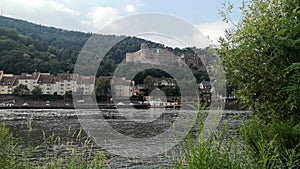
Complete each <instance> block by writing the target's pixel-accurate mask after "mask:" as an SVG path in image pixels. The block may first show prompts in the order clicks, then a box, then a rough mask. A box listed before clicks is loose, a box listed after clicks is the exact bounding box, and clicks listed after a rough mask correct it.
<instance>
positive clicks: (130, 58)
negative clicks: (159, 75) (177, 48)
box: [126, 43, 180, 65]
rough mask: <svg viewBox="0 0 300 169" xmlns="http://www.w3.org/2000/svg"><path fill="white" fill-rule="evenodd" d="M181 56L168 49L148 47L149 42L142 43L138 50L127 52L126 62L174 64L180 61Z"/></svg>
mask: <svg viewBox="0 0 300 169" xmlns="http://www.w3.org/2000/svg"><path fill="white" fill-rule="evenodd" d="M179 60H180V58H179V57H177V56H175V55H174V54H173V53H172V52H169V51H167V50H166V49H159V48H153V49H152V48H148V46H147V44H145V43H142V44H141V49H140V50H139V51H137V52H134V53H130V52H127V53H126V63H129V62H134V63H144V64H151V65H170V64H172V65H174V64H175V63H178V64H179V63H180V62H179Z"/></svg>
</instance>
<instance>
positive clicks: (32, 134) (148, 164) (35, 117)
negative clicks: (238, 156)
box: [0, 109, 248, 168]
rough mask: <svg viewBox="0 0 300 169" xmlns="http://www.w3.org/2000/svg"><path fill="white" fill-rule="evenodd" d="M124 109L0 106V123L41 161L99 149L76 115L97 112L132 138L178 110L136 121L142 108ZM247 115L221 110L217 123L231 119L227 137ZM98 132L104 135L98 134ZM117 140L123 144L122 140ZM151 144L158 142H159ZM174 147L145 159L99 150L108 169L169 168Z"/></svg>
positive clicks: (162, 126) (157, 127)
mask: <svg viewBox="0 0 300 169" xmlns="http://www.w3.org/2000/svg"><path fill="white" fill-rule="evenodd" d="M126 111H127V113H128V114H130V115H131V116H132V117H131V118H130V120H129V119H128V118H124V117H123V116H122V115H121V114H120V112H117V111H116V110H71V109H2V110H0V122H1V123H4V124H5V125H6V126H7V127H8V128H9V129H10V131H11V133H12V134H13V136H15V137H18V138H20V140H21V142H22V144H24V145H30V146H32V147H37V146H38V148H36V150H35V151H36V153H35V156H34V157H33V158H32V160H35V161H37V162H42V161H43V160H46V159H47V158H48V157H49V156H51V155H49V154H52V155H56V156H62V157H63V156H64V155H66V154H70V153H71V152H72V149H74V148H75V149H77V150H78V151H77V152H78V153H84V154H85V155H87V156H89V157H91V158H92V157H93V156H94V155H95V154H96V153H97V152H99V151H100V150H103V149H102V148H101V147H100V146H98V145H97V144H95V142H93V141H92V139H90V138H88V136H87V134H86V132H85V131H84V130H82V129H81V125H80V123H79V120H78V119H79V118H80V119H82V118H97V116H100V115H101V116H102V117H104V119H105V121H106V122H108V124H110V126H111V127H112V128H113V129H114V130H116V131H118V132H119V133H122V134H124V135H127V136H130V137H132V138H133V139H134V138H147V137H148V138H150V137H152V136H155V135H157V134H160V133H162V132H164V131H165V130H166V129H167V128H169V127H170V126H171V125H170V124H172V123H173V122H174V121H175V120H176V118H177V113H178V110H174V109H170V110H165V111H164V112H165V113H164V114H161V115H160V117H159V118H158V119H157V120H154V121H151V122H147V123H138V121H139V120H140V119H139V118H141V116H134V115H135V114H136V113H144V111H145V110H141V109H140V110H134V112H133V111H130V109H128V110H125V111H124V112H123V113H126ZM127 116H128V115H127ZM145 116H146V114H145ZM247 116H248V113H247V112H245V111H232V110H225V111H224V112H223V114H222V119H221V123H220V124H223V123H224V122H225V121H228V120H229V119H231V120H230V127H229V130H228V131H227V137H228V139H230V138H231V137H232V136H234V135H235V134H236V132H235V129H237V128H238V127H239V126H240V125H241V123H242V121H243V120H245V119H246V118H247ZM233 117H235V118H233ZM145 118H147V117H145ZM104 127H105V126H104ZM102 135H105V134H103V133H102ZM130 137H129V138H130ZM117 141H118V140H117ZM120 141H122V143H123V144H124V141H123V140H120ZM126 141H127V142H128V146H129V147H130V146H132V148H136V147H134V145H132V144H130V139H129V140H126ZM125 144H126V142H125ZM153 144H159V142H157V143H155V142H154V143H153ZM125 146H126V145H125ZM127 148H128V147H127ZM178 149H179V151H180V149H181V148H180V146H178V145H177V146H175V147H174V148H172V149H170V150H168V151H166V152H164V153H162V154H158V155H155V156H152V157H147V158H127V157H122V156H119V155H114V154H112V153H110V152H108V151H106V150H103V151H104V154H105V156H106V162H107V164H108V168H172V166H173V165H174V164H175V163H176V156H177V154H178ZM45 152H47V155H46V153H45Z"/></svg>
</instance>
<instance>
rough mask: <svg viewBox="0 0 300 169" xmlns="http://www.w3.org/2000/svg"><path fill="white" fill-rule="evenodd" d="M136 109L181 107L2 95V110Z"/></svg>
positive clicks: (231, 104) (228, 106) (230, 104)
mask: <svg viewBox="0 0 300 169" xmlns="http://www.w3.org/2000/svg"><path fill="white" fill-rule="evenodd" d="M91 99H92V97H91V96H86V97H85V98H84V100H87V101H88V102H90V101H91ZM1 103H2V104H1ZM132 107H134V108H136V109H149V108H171V109H177V108H181V106H180V105H167V106H163V107H162V106H150V105H149V104H134V105H115V104H113V103H111V102H98V103H97V105H90V104H86V103H84V102H82V103H76V106H75V107H74V103H73V100H72V99H62V100H45V99H43V100H42V99H32V98H30V97H26V96H17V95H0V109H75V108H79V109H94V108H99V109H117V108H132ZM246 109H247V108H246V106H244V105H243V104H241V103H239V102H238V101H237V100H233V101H227V102H226V103H225V110H246Z"/></svg>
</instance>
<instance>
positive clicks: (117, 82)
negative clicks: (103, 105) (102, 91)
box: [110, 77, 134, 97]
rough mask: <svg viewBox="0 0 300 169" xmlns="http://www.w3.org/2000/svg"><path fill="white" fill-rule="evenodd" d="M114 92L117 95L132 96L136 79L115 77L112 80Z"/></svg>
mask: <svg viewBox="0 0 300 169" xmlns="http://www.w3.org/2000/svg"><path fill="white" fill-rule="evenodd" d="M110 84H111V89H112V93H113V95H114V96H116V97H130V96H132V95H133V94H134V81H131V80H126V79H125V77H123V78H116V77H113V78H112V79H111V81H110Z"/></svg>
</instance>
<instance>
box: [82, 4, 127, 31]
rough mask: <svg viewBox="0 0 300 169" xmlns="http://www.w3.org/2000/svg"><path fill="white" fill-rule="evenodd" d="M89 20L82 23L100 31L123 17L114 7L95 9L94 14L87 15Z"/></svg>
mask: <svg viewBox="0 0 300 169" xmlns="http://www.w3.org/2000/svg"><path fill="white" fill-rule="evenodd" d="M87 17H88V18H89V19H88V20H85V21H82V23H84V24H88V25H91V26H93V27H94V28H95V29H99V28H101V27H103V26H105V25H107V24H109V23H111V22H113V21H115V20H117V19H119V18H120V17H121V16H120V15H119V12H118V10H117V9H115V8H112V7H95V8H94V9H93V11H92V12H89V13H88V14H87Z"/></svg>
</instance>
